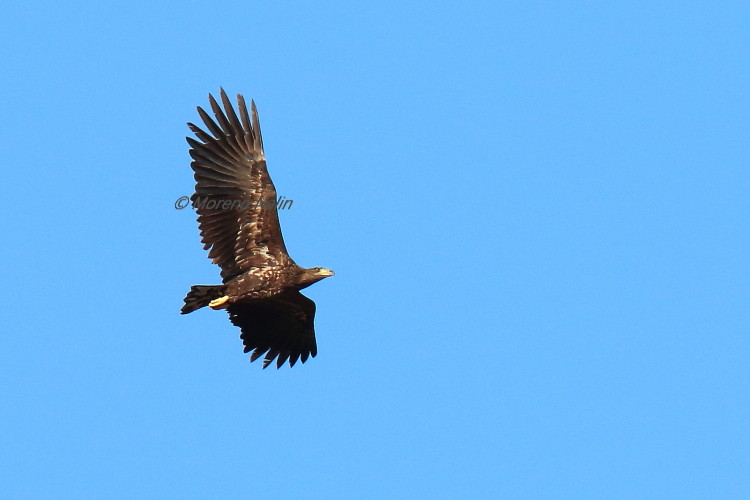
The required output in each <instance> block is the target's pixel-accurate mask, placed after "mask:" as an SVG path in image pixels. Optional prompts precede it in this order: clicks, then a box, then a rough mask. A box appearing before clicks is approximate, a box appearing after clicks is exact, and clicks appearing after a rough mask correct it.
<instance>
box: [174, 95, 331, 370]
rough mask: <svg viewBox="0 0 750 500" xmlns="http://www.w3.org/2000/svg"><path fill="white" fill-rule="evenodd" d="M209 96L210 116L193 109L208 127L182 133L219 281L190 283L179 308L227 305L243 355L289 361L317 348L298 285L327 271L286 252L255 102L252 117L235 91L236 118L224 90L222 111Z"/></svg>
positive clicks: (311, 311)
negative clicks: (190, 134)
mask: <svg viewBox="0 0 750 500" xmlns="http://www.w3.org/2000/svg"><path fill="white" fill-rule="evenodd" d="M208 100H209V103H210V105H211V109H212V111H213V113H214V116H215V117H216V121H214V120H213V119H212V118H211V117H210V116H209V115H208V113H206V112H205V111H204V110H203V109H201V108H200V107H199V108H198V114H199V115H200V117H201V119H202V120H203V123H205V125H206V128H207V129H208V131H209V132H210V134H209V133H206V132H205V131H203V130H202V129H200V128H199V127H197V126H196V125H194V124H192V123H188V127H190V130H192V131H193V133H195V135H196V137H197V138H198V139H200V141H197V140H195V139H193V138H191V137H188V138H187V141H188V144H190V147H191V149H190V156H191V157H192V158H193V162H192V163H191V164H190V166H191V167H192V168H193V171H194V172H195V180H196V184H195V194H193V196H192V197H191V200H192V203H193V207H194V208H195V209H196V211H197V213H198V226H199V228H200V234H201V241H202V242H203V244H204V249H206V250H209V252H208V256H209V258H211V259H212V261H213V262H214V263H215V264H218V265H219V267H220V268H221V277H222V280H223V284H221V285H195V286H193V287H191V289H190V292H189V293H188V294H187V296H186V297H185V299H184V301H185V305H184V306H183V308H182V311H181V312H182V314H187V313H190V312H192V311H195V310H196V309H200V308H201V307H204V306H207V305H208V306H210V307H211V308H212V309H227V311H228V312H229V319H230V320H231V321H232V323H233V324H234V325H236V326H238V327H239V328H240V330H241V331H242V334H241V335H240V337H241V338H242V342H243V344H244V345H245V352H250V351H253V353H252V354H251V356H250V361H255V360H256V359H258V358H259V357H261V356H263V355H264V354H265V356H264V358H263V368H265V367H267V366H268V365H269V364H270V363H271V362H272V361H273V360H274V359H276V360H277V361H276V366H277V368H278V367H281V365H283V364H284V363H285V362H286V361H287V360H289V365H290V366H294V364H295V363H296V362H297V360H298V359H299V360H301V361H302V362H303V363H304V362H305V361H307V359H308V357H309V356H313V357H315V355H316V354H317V352H318V350H317V345H316V342H315V329H314V326H313V321H314V318H315V303H314V302H313V301H312V300H310V299H308V298H307V297H305V296H304V295H302V294H301V293H300V290H301V289H303V288H306V287H308V286H310V285H312V284H313V283H315V282H316V281H320V280H321V279H323V278H325V277H328V276H332V275H333V271H330V270H329V269H324V268H320V267H314V268H310V269H305V268H302V267H299V266H298V265H297V264H295V262H294V261H293V260H292V259H291V258H290V257H289V255H288V254H287V251H286V246H285V245H284V238H283V237H282V235H281V227H280V225H279V216H278V212H277V206H276V188H275V187H274V185H273V181H271V177H270V176H269V175H268V170H267V168H266V160H265V154H264V152H263V139H262V137H261V133H260V122H259V120H258V111H257V109H256V108H255V103H254V102H251V110H252V121H251V119H250V117H249V116H248V112H247V106H246V105H245V99H244V98H243V97H242V96H241V95H239V94H238V95H237V104H238V110H239V117H238V116H237V114H236V113H235V111H234V109H233V108H232V104H231V103H230V101H229V99H228V98H227V95H226V93H225V92H224V89H221V101H222V104H223V105H224V110H222V109H221V107H220V106H219V104H218V103H217V102H216V100H215V99H214V98H213V96H212V95H210V94H209V96H208ZM217 122H218V123H217ZM209 207H210V208H209Z"/></svg>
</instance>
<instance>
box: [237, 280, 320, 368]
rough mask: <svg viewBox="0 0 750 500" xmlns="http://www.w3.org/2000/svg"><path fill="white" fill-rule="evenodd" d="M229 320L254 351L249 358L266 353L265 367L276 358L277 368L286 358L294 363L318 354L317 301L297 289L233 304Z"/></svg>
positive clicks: (252, 359)
mask: <svg viewBox="0 0 750 500" xmlns="http://www.w3.org/2000/svg"><path fill="white" fill-rule="evenodd" d="M227 310H228V311H229V319H230V320H231V321H232V323H234V324H235V325H236V326H238V327H240V329H241V330H242V334H241V335H240V338H241V339H242V343H243V344H244V345H245V352H250V351H253V353H252V355H251V356H250V361H255V360H256V359H258V358H260V357H261V356H263V354H265V357H264V358H263V368H266V367H267V366H268V365H269V364H270V363H271V362H273V360H274V359H275V358H277V357H278V359H277V360H276V368H281V365H283V364H284V363H285V362H286V360H287V359H288V360H289V366H294V364H295V363H296V362H297V360H298V359H301V360H302V362H303V363H304V362H305V361H307V358H308V357H309V356H312V357H315V355H316V354H318V346H317V344H316V342H315V328H314V325H313V323H314V320H315V302H313V301H312V300H310V299H308V298H307V297H305V296H304V295H302V294H301V293H300V292H299V291H297V290H294V291H290V292H284V293H281V294H279V295H275V296H273V297H271V298H268V299H263V300H252V301H248V302H235V303H234V304H231V305H230V306H229V307H228V308H227Z"/></svg>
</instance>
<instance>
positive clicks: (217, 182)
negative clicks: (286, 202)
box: [187, 89, 291, 283]
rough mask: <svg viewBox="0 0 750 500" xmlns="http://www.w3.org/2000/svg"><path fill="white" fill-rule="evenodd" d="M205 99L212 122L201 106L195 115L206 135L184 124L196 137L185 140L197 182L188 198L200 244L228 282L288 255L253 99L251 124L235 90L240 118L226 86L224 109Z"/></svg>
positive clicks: (278, 262) (284, 262) (285, 259)
mask: <svg viewBox="0 0 750 500" xmlns="http://www.w3.org/2000/svg"><path fill="white" fill-rule="evenodd" d="M208 100H209V103H210V104H211V109H212V111H213V113H214V116H215V117H216V121H214V120H213V119H212V118H211V117H210V116H209V115H208V113H206V112H205V111H203V109H202V108H200V107H198V114H200V117H201V118H202V119H203V123H205V125H206V128H207V129H208V131H209V132H210V134H209V133H206V132H205V131H203V130H202V129H200V128H199V127H197V126H196V125H194V124H192V123H188V127H190V130H192V131H193V133H195V135H196V137H197V138H198V139H199V140H200V142H199V141H196V140H195V139H193V138H192V137H188V138H187V141H188V143H189V144H190V148H191V149H190V156H191V157H192V158H193V162H192V163H191V164H190V166H191V167H192V168H193V171H194V172H195V180H196V184H195V194H194V195H193V196H192V198H191V200H192V203H193V207H195V209H196V211H197V212H198V225H199V228H200V233H201V241H202V242H203V244H204V246H203V248H204V249H206V250H209V252H208V256H209V258H211V259H212V261H213V262H214V263H215V264H218V265H219V267H221V277H222V279H223V280H224V282H225V283H226V282H227V281H229V280H230V279H232V278H233V277H235V276H237V275H239V274H242V273H244V272H246V271H248V270H250V269H252V268H267V267H275V266H279V265H287V263H289V262H290V260H291V259H289V256H288V255H287V252H286V246H285V245H284V238H283V236H282V235H281V227H280V226H279V215H278V212H277V209H276V188H275V187H274V185H273V181H271V177H270V176H269V175H268V170H267V168H266V160H265V155H264V153H263V138H262V137H261V133H260V121H259V120H258V111H257V109H256V108H255V103H254V102H251V109H252V122H251V121H250V117H249V116H248V113H247V106H246V105H245V99H244V98H243V97H242V96H241V95H239V94H237V104H238V109H239V112H240V116H239V118H238V117H237V114H236V113H235V111H234V109H233V108H232V104H231V103H230V102H229V99H228V98H227V95H226V93H225V92H224V89H221V101H222V104H223V105H224V110H225V111H222V109H221V107H220V106H219V104H218V103H217V102H216V100H215V99H214V97H213V96H212V95H211V94H209V96H208ZM217 122H218V124H217Z"/></svg>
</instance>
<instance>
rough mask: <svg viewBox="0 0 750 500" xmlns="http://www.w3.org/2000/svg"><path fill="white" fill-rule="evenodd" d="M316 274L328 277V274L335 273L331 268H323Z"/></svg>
mask: <svg viewBox="0 0 750 500" xmlns="http://www.w3.org/2000/svg"><path fill="white" fill-rule="evenodd" d="M315 274H316V276H322V277H323V278H327V277H328V276H333V275H334V274H335V273H334V272H333V271H331V270H330V269H321V270H320V271H318V272H317V273H315Z"/></svg>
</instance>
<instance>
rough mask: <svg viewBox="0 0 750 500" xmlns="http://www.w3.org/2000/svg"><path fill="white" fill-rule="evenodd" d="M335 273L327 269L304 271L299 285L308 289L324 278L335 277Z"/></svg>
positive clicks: (314, 268) (319, 268)
mask: <svg viewBox="0 0 750 500" xmlns="http://www.w3.org/2000/svg"><path fill="white" fill-rule="evenodd" d="M333 274H334V273H333V271H331V270H330V269H326V268H325V267H311V268H310V269H303V270H302V273H301V274H300V277H299V283H300V285H302V286H301V288H306V287H308V286H310V285H312V284H313V283H317V282H318V281H320V280H322V279H323V278H327V277H329V276H333Z"/></svg>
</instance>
